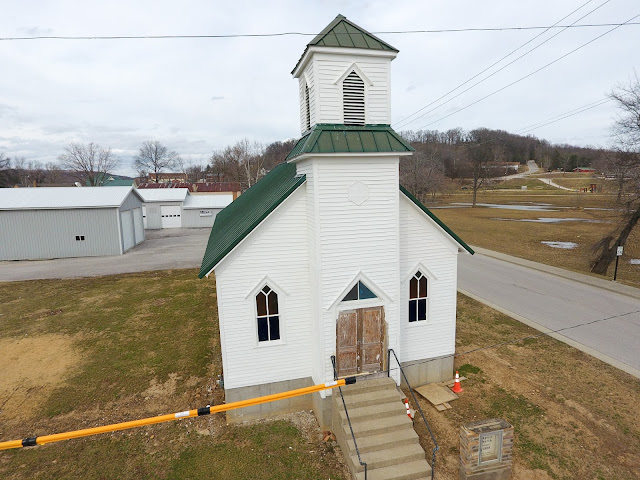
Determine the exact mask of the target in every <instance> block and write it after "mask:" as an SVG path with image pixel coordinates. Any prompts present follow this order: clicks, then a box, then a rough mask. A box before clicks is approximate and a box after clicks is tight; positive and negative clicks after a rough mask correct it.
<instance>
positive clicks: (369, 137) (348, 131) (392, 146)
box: [287, 123, 414, 160]
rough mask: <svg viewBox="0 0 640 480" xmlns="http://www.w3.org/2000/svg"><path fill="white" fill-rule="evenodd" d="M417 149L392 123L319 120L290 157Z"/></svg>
mask: <svg viewBox="0 0 640 480" xmlns="http://www.w3.org/2000/svg"><path fill="white" fill-rule="evenodd" d="M413 151H414V148H413V147H412V146H411V145H409V143H407V142H406V141H405V140H404V139H403V138H402V137H401V136H400V135H398V134H397V133H396V132H395V131H394V130H393V129H392V128H391V127H390V126H389V125H362V126H360V125H336V124H328V123H319V124H316V125H314V126H313V128H312V129H311V130H310V131H309V132H308V133H307V134H305V135H304V136H303V137H302V138H301V139H300V140H298V142H297V143H296V144H295V146H294V147H293V149H292V150H291V152H289V155H287V160H290V159H292V158H295V157H297V156H299V155H302V154H304V153H380V152H389V153H392V152H413Z"/></svg>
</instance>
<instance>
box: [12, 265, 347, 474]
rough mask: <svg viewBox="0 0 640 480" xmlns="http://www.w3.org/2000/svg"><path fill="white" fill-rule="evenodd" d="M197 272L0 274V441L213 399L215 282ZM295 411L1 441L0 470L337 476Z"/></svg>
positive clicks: (333, 455)
mask: <svg viewBox="0 0 640 480" xmlns="http://www.w3.org/2000/svg"><path fill="white" fill-rule="evenodd" d="M196 274H197V272H196V271H195V270H188V271H166V272H151V273H142V274H132V275H120V276H111V277H101V278H93V279H78V280H41V281H40V280H39V281H31V282H18V283H5V284H1V283H0V297H1V298H2V299H3V307H2V310H1V311H0V323H1V325H2V328H1V329H0V352H2V355H3V366H2V368H1V369H0V440H2V441H5V440H15V439H19V438H24V437H27V436H33V435H46V434H51V433H58V432H63V431H67V430H72V429H73V430H75V429H79V428H87V427H93V426H98V425H104V424H109V423H115V422H121V421H126V420H133V419H137V418H144V417H148V416H154V415H161V414H165V413H172V412H177V411H182V410H185V409H189V408H196V407H201V406H204V405H207V404H212V405H215V404H219V403H221V402H222V401H223V394H222V392H221V391H220V390H219V389H217V388H216V386H217V385H216V382H215V379H216V378H217V374H219V373H220V371H221V362H220V346H219V341H218V323H217V322H218V320H217V312H216V301H215V287H214V285H215V283H214V282H213V281H211V280H209V281H206V280H198V279H197V277H196ZM306 417H309V414H307V415H306ZM301 419H302V420H304V419H305V416H304V415H303V416H297V417H295V419H294V420H296V422H297V424H293V423H291V422H289V421H284V420H281V421H276V422H274V423H261V424H254V425H252V426H227V425H226V423H225V420H224V417H223V416H222V415H217V416H211V417H204V418H198V419H188V420H182V421H179V422H172V423H169V424H162V425H155V426H150V427H144V428H139V429H135V430H128V431H124V432H118V433H114V434H105V435H100V436H96V437H90V438H86V439H79V440H71V441H67V442H60V443H56V444H50V445H45V446H40V447H36V448H33V449H20V450H10V451H4V452H0V478H3V479H4V478H23V477H24V476H27V475H28V476H30V477H36V478H51V479H57V478H79V477H82V478H100V479H103V478H114V479H115V478H117V479H134V478H135V479H137V478H169V479H179V478H191V479H197V478H203V479H204V478H207V479H212V478H213V479H228V478H239V479H254V478H257V479H273V480H276V479H288V478H291V479H294V478H318V479H326V478H346V477H345V476H344V467H343V465H342V463H341V457H340V456H339V453H337V452H336V451H334V450H333V448H332V447H331V445H329V444H325V443H323V442H322V439H319V438H318V436H319V435H320V432H318V431H317V428H318V427H317V423H315V420H313V419H312V418H311V420H310V421H309V419H308V418H307V421H306V422H304V421H302V420H301ZM310 452H312V453H310Z"/></svg>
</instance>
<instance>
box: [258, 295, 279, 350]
mask: <svg viewBox="0 0 640 480" xmlns="http://www.w3.org/2000/svg"><path fill="white" fill-rule="evenodd" d="M256 312H257V314H258V341H259V342H268V341H270V340H279V339H280V317H279V315H278V294H277V293H276V292H274V291H273V290H271V288H270V287H269V286H268V285H266V286H265V287H264V288H263V289H262V290H260V292H258V294H257V295H256Z"/></svg>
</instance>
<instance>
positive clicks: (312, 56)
mask: <svg viewBox="0 0 640 480" xmlns="http://www.w3.org/2000/svg"><path fill="white" fill-rule="evenodd" d="M397 54H398V50H397V49H396V48H394V47H392V46H391V45H389V44H388V43H386V42H384V41H383V40H381V39H379V38H377V37H376V36H374V35H372V34H371V33H369V32H367V31H366V30H364V29H362V28H360V27H359V26H358V25H356V24H354V23H352V22H350V21H349V20H347V18H345V17H344V16H342V15H338V16H337V17H336V18H335V19H334V20H333V22H331V23H330V24H329V25H327V27H326V28H325V29H324V30H322V32H320V33H319V34H318V35H317V36H316V37H315V38H314V39H313V40H311V42H309V44H308V45H307V47H306V49H305V51H304V53H303V54H302V57H301V58H300V60H299V61H298V64H297V65H296V67H295V68H294V69H293V72H291V73H292V74H293V76H294V78H297V79H298V82H299V91H300V130H301V132H302V134H303V135H304V134H305V133H307V132H309V131H310V130H311V129H312V128H313V126H314V125H317V124H334V125H357V126H364V125H389V124H390V123H391V91H390V89H391V88H390V87H391V82H390V80H391V74H390V66H391V60H393V59H394V58H395V57H396V55H397Z"/></svg>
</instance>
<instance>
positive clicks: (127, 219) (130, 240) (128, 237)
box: [120, 210, 136, 252]
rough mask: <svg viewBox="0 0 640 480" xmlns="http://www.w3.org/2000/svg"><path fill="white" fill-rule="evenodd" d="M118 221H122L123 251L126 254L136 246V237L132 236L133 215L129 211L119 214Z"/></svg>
mask: <svg viewBox="0 0 640 480" xmlns="http://www.w3.org/2000/svg"><path fill="white" fill-rule="evenodd" d="M120 219H121V221H122V238H123V239H124V251H125V252H126V251H127V250H129V249H130V248H131V247H133V246H134V245H135V244H136V243H135V242H136V237H135V235H134V227H133V214H132V212H131V210H127V211H126V212H122V213H120Z"/></svg>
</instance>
